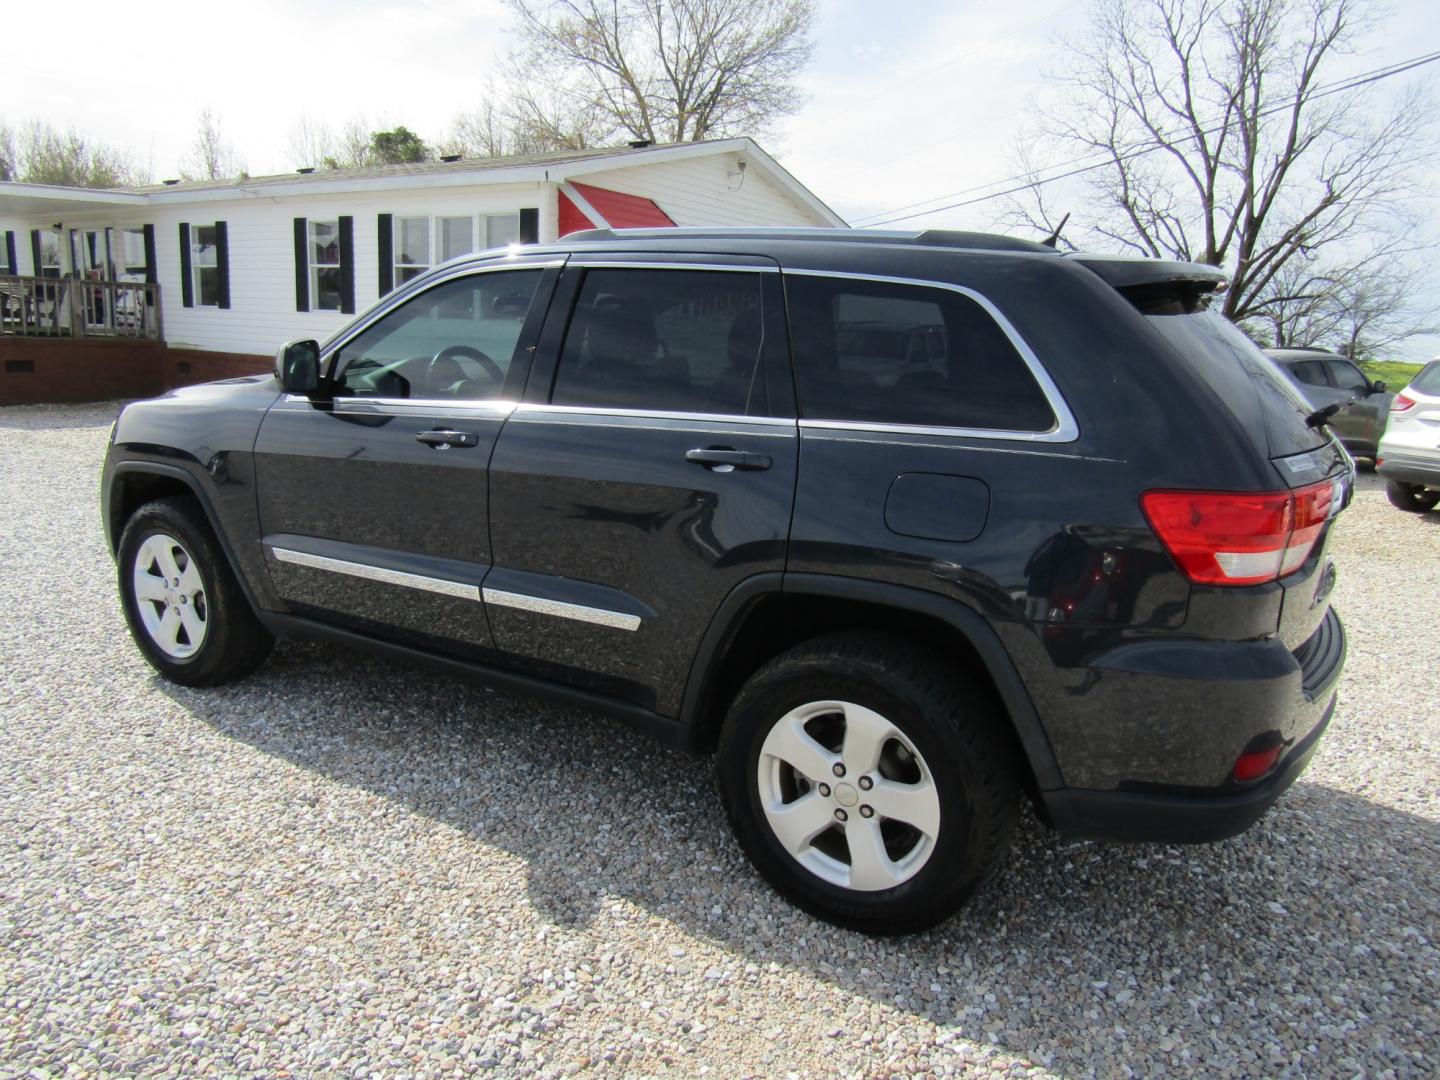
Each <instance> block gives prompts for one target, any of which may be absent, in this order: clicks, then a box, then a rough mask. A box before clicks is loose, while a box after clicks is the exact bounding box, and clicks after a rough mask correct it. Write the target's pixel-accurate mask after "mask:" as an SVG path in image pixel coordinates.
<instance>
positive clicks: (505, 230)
mask: <svg viewBox="0 0 1440 1080" xmlns="http://www.w3.org/2000/svg"><path fill="white" fill-rule="evenodd" d="M481 223H482V225H483V226H484V228H485V246H486V247H487V248H496V247H505V246H507V245H509V244H518V243H519V242H520V215H519V214H488V215H485V216H484V217H482V218H481Z"/></svg>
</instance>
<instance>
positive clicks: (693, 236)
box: [560, 226, 1056, 255]
mask: <svg viewBox="0 0 1440 1080" xmlns="http://www.w3.org/2000/svg"><path fill="white" fill-rule="evenodd" d="M665 239H676V240H679V239H687V240H734V239H755V240H820V241H825V242H829V243H840V244H914V245H915V246H916V247H948V248H968V249H970V250H972V251H974V250H980V251H1025V252H1033V253H1037V254H1044V255H1054V254H1056V252H1055V250H1054V249H1053V248H1049V247H1046V246H1045V245H1043V244H1036V243H1033V242H1032V241H1029V240H1020V239H1018V238H1016V237H1013V236H1001V235H999V234H996V233H982V232H960V231H957V230H953V229H926V230H924V231H923V232H904V231H895V230H889V229H826V228H813V227H802V228H790V227H765V228H749V227H734V228H715V227H694V226H676V227H666V228H650V229H586V230H585V231H583V232H574V233H570V234H568V235H566V236H562V237H561V238H560V242H562V243H568V242H571V241H579V242H582V243H585V242H592V241H614V240H665Z"/></svg>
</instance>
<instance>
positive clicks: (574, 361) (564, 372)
mask: <svg viewBox="0 0 1440 1080" xmlns="http://www.w3.org/2000/svg"><path fill="white" fill-rule="evenodd" d="M763 345H764V319H763V306H762V302H761V289H760V275H759V274H755V273H745V272H738V271H718V270H715V271H711V270H590V271H587V272H586V274H585V280H584V283H583V284H582V285H581V288H580V295H579V297H578V298H577V300H576V305H575V314H574V317H573V318H572V319H571V322H570V326H569V329H568V331H567V332H566V335H565V345H564V347H563V349H562V350H561V354H560V366H559V370H558V371H557V373H556V378H555V389H554V393H553V394H552V396H551V400H552V401H553V402H554V403H555V404H557V405H579V406H584V405H593V406H603V407H607V408H620V409H643V410H654V411H662V412H689V413H728V414H731V415H746V414H751V415H755V414H759V415H764V414H765V413H766V411H767V403H766V398H765V388H764V379H763V373H762V372H761V370H760V356H761V350H762V348H763Z"/></svg>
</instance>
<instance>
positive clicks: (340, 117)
mask: <svg viewBox="0 0 1440 1080" xmlns="http://www.w3.org/2000/svg"><path fill="white" fill-rule="evenodd" d="M1388 7H1389V11H1390V15H1389V17H1388V19H1387V20H1386V22H1385V23H1384V24H1383V26H1382V28H1381V29H1380V30H1378V31H1377V32H1376V33H1374V34H1372V35H1371V37H1370V38H1369V39H1368V40H1367V42H1366V47H1365V49H1364V50H1363V51H1362V52H1360V53H1359V54H1357V55H1355V56H1351V57H1347V58H1346V65H1347V68H1348V70H1349V71H1352V72H1359V71H1365V70H1370V69H1373V68H1375V67H1379V66H1381V65H1384V64H1387V63H1392V62H1395V61H1398V60H1401V59H1405V58H1407V57H1411V56H1416V55H1419V54H1422V53H1426V52H1431V51H1435V50H1437V49H1440V5H1437V4H1436V3H1435V0H1391V2H1390V3H1389V5H1388ZM819 9H820V10H819V19H818V23H817V26H816V43H817V44H816V49H815V55H814V58H813V61H812V63H811V64H810V66H809V67H808V68H807V69H806V71H805V73H804V75H803V77H802V79H801V85H802V88H803V89H804V90H805V92H806V93H807V95H808V99H807V103H806V105H805V107H804V108H803V109H802V110H801V111H800V112H799V113H798V114H797V115H796V116H794V117H793V118H791V119H790V120H789V121H788V122H786V123H784V124H783V125H781V126H780V128H779V130H777V131H776V132H774V133H772V134H771V135H768V136H767V137H766V138H765V139H763V140H762V145H763V146H764V147H765V149H767V150H768V151H770V152H771V153H772V154H773V155H774V156H775V157H777V158H778V159H779V160H780V162H781V163H782V164H783V165H784V166H785V167H786V168H787V169H789V170H790V171H791V172H792V173H793V174H794V175H795V176H796V177H797V178H798V179H799V180H800V181H801V182H802V183H804V184H805V185H807V186H808V187H809V188H810V189H811V190H812V191H814V192H815V193H816V194H817V195H818V196H819V197H820V198H822V199H824V200H825V201H826V202H827V203H828V204H829V205H830V206H831V207H833V208H834V209H835V210H836V211H837V212H838V213H839V214H840V215H841V216H842V217H844V218H845V219H846V220H848V221H851V222H852V223H858V224H865V223H872V222H875V221H878V220H880V219H881V218H883V217H885V216H887V215H886V213H885V212H886V211H891V210H894V209H896V208H900V207H905V206H908V205H910V204H916V203H919V204H922V208H925V207H929V206H936V205H942V204H943V203H944V202H945V201H946V200H943V199H940V198H939V197H940V196H944V195H947V194H949V193H954V192H961V191H965V190H966V189H973V188H983V187H985V186H987V185H991V184H993V182H995V181H997V180H1000V179H1003V178H1005V177H1009V176H1011V175H1013V174H1014V173H1015V171H1016V168H1015V165H1014V163H1013V158H1012V157H1011V156H1010V154H1011V152H1012V151H1013V148H1014V145H1015V141H1016V139H1017V138H1018V137H1019V133H1020V131H1021V129H1022V127H1023V124H1024V121H1025V119H1026V115H1027V108H1028V107H1029V105H1030V104H1031V102H1032V101H1033V100H1034V99H1035V98H1036V97H1037V95H1042V94H1043V93H1045V90H1046V85H1047V84H1046V82H1045V75H1046V74H1047V72H1053V70H1054V69H1055V66H1056V61H1057V57H1058V55H1059V50H1060V45H1061V43H1063V42H1064V41H1066V40H1070V39H1073V38H1074V37H1076V36H1077V35H1079V34H1080V33H1081V32H1082V31H1083V29H1084V27H1085V24H1086V18H1087V13H1088V9H1089V0H1007V2H1006V3H1004V4H998V3H995V2H994V0H990V2H988V3H987V2H982V0H950V2H945V0H889V2H883V3H882V2H880V0H820V3H819ZM509 23H510V18H509V15H508V13H507V11H506V9H505V7H504V5H503V4H502V3H501V0H251V2H250V3H249V4H248V5H245V6H243V7H242V6H240V5H220V4H214V3H207V2H205V0H198V2H197V0H147V2H146V3H145V4H142V5H138V6H137V5H126V4H117V3H114V2H113V0H106V2H96V0H71V2H70V3H68V4H67V5H66V6H65V15H64V19H63V21H62V22H61V23H57V21H56V16H55V9H52V8H49V7H48V5H44V4H16V5H10V10H7V12H6V15H5V19H4V24H5V37H6V39H7V42H8V47H7V48H6V49H5V53H6V59H5V67H6V76H7V77H6V79H5V91H4V94H3V95H0V121H5V122H8V123H9V124H11V125H12V126H13V125H17V124H20V123H23V122H25V121H28V120H31V119H42V120H45V121H47V122H49V123H51V124H52V125H55V126H57V127H62V128H66V127H75V128H78V129H80V130H82V131H84V132H86V133H87V134H89V135H91V136H93V137H95V138H97V139H100V140H103V141H105V142H109V143H113V144H116V145H119V146H121V147H122V148H124V149H125V150H127V151H128V152H130V153H131V154H132V155H133V156H134V157H135V159H136V160H138V161H139V162H140V163H141V164H143V165H145V166H147V167H148V168H149V169H150V171H151V172H152V174H153V175H154V177H155V178H156V179H163V178H166V177H171V176H175V175H178V172H179V163H180V161H181V159H182V158H183V157H184V156H185V154H186V152H187V150H188V149H189V146H190V144H191V143H192V142H193V140H194V136H195V131H196V125H197V117H198V115H199V113H200V110H201V109H205V108H208V109H210V110H211V112H212V113H214V114H215V115H216V116H217V117H218V118H219V120H220V122H221V127H222V130H223V133H224V135H225V136H226V138H227V139H228V140H229V141H230V142H231V143H232V144H234V145H235V147H236V148H237V149H238V150H239V152H240V154H241V157H242V159H243V161H244V163H245V166H246V168H247V171H249V172H250V173H252V174H255V175H260V174H263V173H267V172H280V171H284V170H287V169H290V168H293V167H294V165H295V162H294V160H293V157H292V155H291V153H290V150H289V148H290V144H291V141H292V136H293V132H294V129H295V127H296V125H297V123H298V122H299V121H300V120H301V118H302V117H304V118H308V119H309V120H310V121H312V122H322V123H325V124H327V125H328V126H329V127H331V128H332V129H338V128H340V127H341V126H343V125H344V124H345V123H346V122H347V121H350V120H352V119H356V118H362V119H363V120H364V121H365V122H366V125H367V127H369V128H371V129H372V130H374V129H381V128H385V127H392V126H394V125H396V124H404V125H406V126H407V127H410V128H411V129H412V130H414V131H416V132H418V133H419V134H421V135H422V136H423V137H425V138H426V139H430V140H434V139H437V138H439V137H441V136H443V134H444V132H445V131H446V129H447V128H448V126H449V124H450V122H451V121H452V119H453V118H454V116H455V114H456V113H457V112H460V111H463V110H465V109H467V108H471V107H474V106H475V105H477V104H479V103H480V102H482V101H483V100H484V94H485V87H486V82H487V77H488V76H489V74H490V73H491V72H492V71H493V70H494V69H495V67H496V65H497V62H498V60H499V59H500V58H501V57H502V56H503V55H504V54H505V53H506V51H507V50H508V49H509V48H510V47H511V45H512V39H511V38H510V37H509V33H508V25H509ZM24 41H31V42H37V43H41V42H43V43H47V44H46V46H45V47H44V48H38V47H37V48H34V49H22V48H17V47H16V46H17V45H18V43H20V42H24ZM1427 70H1428V72H1429V73H1430V74H1429V75H1428V79H1429V84H1430V85H1431V86H1432V88H1436V89H1437V90H1440V64H1436V65H1432V66H1431V67H1430V68H1429V69H1427ZM1424 77H1425V76H1423V75H1417V76H1407V77H1406V78H1405V80H1402V79H1395V80H1391V82H1392V83H1394V84H1399V83H1401V82H1402V81H1406V80H1413V79H1416V78H1424ZM1437 122H1440V121H1437ZM1437 191H1440V185H1437ZM1431 198H1432V199H1433V200H1434V201H1435V210H1436V211H1437V213H1434V214H1429V215H1428V216H1429V217H1430V218H1431V219H1432V220H1440V193H1437V194H1432V196H1431ZM932 200H933V201H932ZM949 201H955V200H953V199H952V200H949ZM1003 210H1004V207H1003V206H1002V205H1001V204H1000V203H998V202H995V201H991V202H987V203H981V204H979V205H975V206H970V207H965V208H961V209H955V210H946V211H941V212H937V213H933V214H929V215H927V216H923V217H919V218H915V219H913V220H910V221H907V222H904V223H903V224H902V225H900V226H898V227H905V228H909V227H950V228H982V229H986V228H994V227H996V226H997V224H998V223H999V219H1000V215H1001V213H1002V212H1003ZM1077 210H1080V211H1082V212H1083V206H1082V207H1077ZM1431 296H1432V297H1433V301H1434V302H1433V305H1432V307H1433V308H1434V310H1435V311H1436V312H1437V321H1440V285H1437V287H1436V288H1434V289H1433V290H1431ZM1399 351H1400V352H1403V353H1404V354H1405V357H1404V358H1407V359H1428V358H1429V357H1430V356H1433V355H1435V354H1437V353H1440V337H1428V338H1425V339H1417V340H1415V341H1412V342H1411V343H1409V344H1408V345H1407V346H1404V347H1402V348H1401V349H1400V350H1399Z"/></svg>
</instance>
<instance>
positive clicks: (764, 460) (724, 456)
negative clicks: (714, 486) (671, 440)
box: [685, 446, 770, 472]
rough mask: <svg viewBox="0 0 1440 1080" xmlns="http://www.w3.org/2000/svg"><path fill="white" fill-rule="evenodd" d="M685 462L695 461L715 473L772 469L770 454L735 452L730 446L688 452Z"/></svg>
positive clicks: (686, 452) (746, 451)
mask: <svg viewBox="0 0 1440 1080" xmlns="http://www.w3.org/2000/svg"><path fill="white" fill-rule="evenodd" d="M685 460H686V461H693V462H694V463H695V464H696V465H704V466H705V467H706V468H707V469H711V470H712V471H714V472H730V471H731V470H732V469H749V470H759V469H768V468H770V455H769V454H752V453H751V452H750V451H749V450H735V449H732V448H731V447H728V446H709V447H706V448H705V449H704V450H687V451H685Z"/></svg>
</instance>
